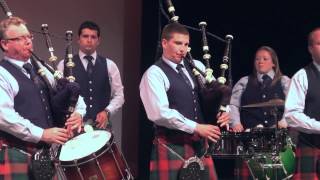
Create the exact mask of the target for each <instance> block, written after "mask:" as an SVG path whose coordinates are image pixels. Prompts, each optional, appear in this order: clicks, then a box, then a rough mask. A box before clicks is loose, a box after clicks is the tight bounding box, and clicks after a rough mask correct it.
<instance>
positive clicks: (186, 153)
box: [150, 135, 217, 180]
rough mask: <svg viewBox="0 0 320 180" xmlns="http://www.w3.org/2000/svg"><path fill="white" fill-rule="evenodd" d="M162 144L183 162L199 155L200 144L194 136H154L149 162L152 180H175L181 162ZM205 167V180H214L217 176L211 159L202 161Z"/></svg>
mask: <svg viewBox="0 0 320 180" xmlns="http://www.w3.org/2000/svg"><path fill="white" fill-rule="evenodd" d="M159 142H160V143H163V144H165V145H167V146H168V147H170V148H171V149H172V150H174V151H175V152H176V153H178V154H179V155H180V156H181V157H183V158H184V159H185V160H186V159H189V158H190V157H193V156H195V155H201V150H200V149H201V148H203V146H202V144H201V142H200V141H199V140H198V141H195V140H194V136H190V135H180V136H175V137H173V138H168V137H166V136H156V138H155V140H154V143H153V147H152V153H151V160H150V179H152V180H176V179H177V178H178V175H179V170H180V169H181V167H182V165H183V161H182V160H181V159H179V157H178V156H177V155H175V154H174V153H172V152H170V150H168V149H167V148H166V147H164V146H163V145H161V144H159ZM203 163H204V165H205V176H206V177H205V179H207V180H216V179H217V175H216V172H215V167H214V164H213V160H212V158H211V157H207V158H204V159H203Z"/></svg>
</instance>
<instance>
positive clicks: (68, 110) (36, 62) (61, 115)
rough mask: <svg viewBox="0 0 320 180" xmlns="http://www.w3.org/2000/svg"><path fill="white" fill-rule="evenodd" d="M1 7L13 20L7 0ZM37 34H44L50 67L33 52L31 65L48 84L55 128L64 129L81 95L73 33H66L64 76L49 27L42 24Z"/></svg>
mask: <svg viewBox="0 0 320 180" xmlns="http://www.w3.org/2000/svg"><path fill="white" fill-rule="evenodd" d="M0 6H1V8H2V9H3V11H4V13H5V14H6V16H7V18H12V16H13V13H12V12H11V10H10V8H9V7H8V5H7V3H6V2H5V0H0ZM33 32H36V33H40V34H43V36H44V38H45V41H46V46H47V48H48V50H49V53H50V57H49V59H48V62H50V63H51V65H48V64H47V63H46V62H45V61H44V60H43V59H41V58H39V57H38V56H37V55H36V54H35V53H34V51H33V50H30V52H31V58H30V59H31V63H32V65H33V66H34V68H35V70H36V72H37V73H38V75H40V77H41V78H42V80H43V81H44V82H45V83H46V85H47V87H48V90H49V96H50V97H49V99H50V107H51V111H52V115H53V119H54V126H58V127H64V124H65V121H66V120H67V119H68V118H69V117H70V115H71V114H72V113H73V112H74V110H75V106H76V103H77V101H78V97H79V95H80V86H79V85H78V84H77V83H76V82H75V78H74V76H73V73H72V68H73V67H74V63H73V62H72V31H66V38H65V39H66V41H67V45H66V58H65V59H66V60H67V62H68V63H67V65H66V68H67V71H66V72H67V74H64V76H63V74H62V73H61V72H59V71H58V70H57V63H56V62H57V59H58V58H57V56H55V55H54V48H53V46H52V41H51V37H50V33H49V31H48V25H47V24H42V26H41V32H38V31H33ZM46 70H48V71H49V72H50V73H51V74H52V76H53V77H54V79H55V83H53V84H54V85H52V83H50V81H49V79H50V77H48V75H47V74H46Z"/></svg>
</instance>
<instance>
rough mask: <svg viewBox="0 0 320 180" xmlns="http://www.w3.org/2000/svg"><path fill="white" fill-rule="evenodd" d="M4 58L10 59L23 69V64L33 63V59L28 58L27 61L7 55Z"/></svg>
mask: <svg viewBox="0 0 320 180" xmlns="http://www.w3.org/2000/svg"><path fill="white" fill-rule="evenodd" d="M4 59H6V60H7V61H9V62H10V63H11V64H13V65H15V66H17V67H19V68H20V69H23V70H24V68H23V65H24V64H26V63H31V60H30V59H28V60H27V61H21V60H17V59H13V58H9V57H8V56H5V57H4Z"/></svg>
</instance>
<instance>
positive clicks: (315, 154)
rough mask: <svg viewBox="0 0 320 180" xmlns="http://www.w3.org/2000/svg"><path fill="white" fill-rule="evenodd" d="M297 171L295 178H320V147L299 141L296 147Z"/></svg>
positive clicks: (310, 179)
mask: <svg viewBox="0 0 320 180" xmlns="http://www.w3.org/2000/svg"><path fill="white" fill-rule="evenodd" d="M295 154H296V171H295V174H294V176H293V179H294V180H301V179H308V180H318V179H320V161H319V159H320V149H319V148H316V147H310V146H307V145H305V144H302V143H298V147H297V148H296V153H295Z"/></svg>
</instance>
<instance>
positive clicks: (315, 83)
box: [298, 63, 320, 148]
mask: <svg viewBox="0 0 320 180" xmlns="http://www.w3.org/2000/svg"><path fill="white" fill-rule="evenodd" d="M304 69H305V71H306V74H307V78H308V90H307V94H306V99H305V108H304V113H305V114H306V115H307V116H309V117H310V118H314V119H315V120H317V121H319V118H320V112H319V106H320V98H319V97H320V91H319V89H320V85H319V82H320V73H319V71H318V69H317V68H316V67H315V65H314V64H313V63H310V64H309V65H307V66H306V67H305V68H304ZM319 138H320V135H319V134H307V133H303V132H300V133H299V140H298V147H304V146H308V147H311V148H314V147H317V148H320V141H319Z"/></svg>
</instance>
